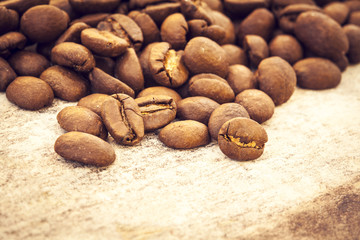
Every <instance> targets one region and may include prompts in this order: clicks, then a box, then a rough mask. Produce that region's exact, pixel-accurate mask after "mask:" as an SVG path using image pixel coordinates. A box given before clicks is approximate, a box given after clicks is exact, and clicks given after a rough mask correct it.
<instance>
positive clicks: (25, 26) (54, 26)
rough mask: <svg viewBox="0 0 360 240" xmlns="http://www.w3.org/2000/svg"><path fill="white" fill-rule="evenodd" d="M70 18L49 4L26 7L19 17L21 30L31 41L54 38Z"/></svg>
mask: <svg viewBox="0 0 360 240" xmlns="http://www.w3.org/2000/svg"><path fill="white" fill-rule="evenodd" d="M69 21H70V18H69V15H68V14H67V13H66V12H64V11H63V10H61V9H59V8H57V7H54V6H51V5H39V6H35V7H32V8H30V9H28V10H27V11H26V12H25V13H24V14H23V15H22V17H21V20H20V28H21V31H22V32H23V33H24V34H25V35H26V36H27V37H28V38H29V39H30V40H31V41H33V42H40V43H45V42H51V41H54V40H56V39H57V38H58V37H59V36H60V35H61V34H62V33H63V32H64V31H65V29H66V28H67V26H68V24H69Z"/></svg>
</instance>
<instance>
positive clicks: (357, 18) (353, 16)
mask: <svg viewBox="0 0 360 240" xmlns="http://www.w3.org/2000/svg"><path fill="white" fill-rule="evenodd" d="M348 24H354V25H357V26H360V11H354V12H352V13H350V15H349V20H348Z"/></svg>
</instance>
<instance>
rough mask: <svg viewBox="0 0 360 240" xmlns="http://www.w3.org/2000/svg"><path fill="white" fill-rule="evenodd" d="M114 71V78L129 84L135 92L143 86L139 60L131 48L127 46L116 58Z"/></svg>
mask: <svg viewBox="0 0 360 240" xmlns="http://www.w3.org/2000/svg"><path fill="white" fill-rule="evenodd" d="M114 73H115V76H116V78H118V79H120V80H121V81H122V82H124V83H125V84H127V85H128V86H130V87H131V88H132V89H133V90H134V91H135V92H139V91H141V90H142V89H143V88H144V76H143V74H142V69H141V65H140V61H139V58H138V56H137V55H136V52H135V50H134V49H133V48H127V49H126V51H125V53H124V54H122V55H121V56H120V57H118V58H117V59H116V63H115V69H114Z"/></svg>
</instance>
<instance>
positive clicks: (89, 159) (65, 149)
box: [54, 132, 116, 167]
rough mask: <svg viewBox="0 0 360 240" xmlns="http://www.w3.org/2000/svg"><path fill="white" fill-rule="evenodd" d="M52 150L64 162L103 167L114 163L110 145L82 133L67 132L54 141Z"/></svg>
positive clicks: (112, 150)
mask: <svg viewBox="0 0 360 240" xmlns="http://www.w3.org/2000/svg"><path fill="white" fill-rule="evenodd" d="M54 150H55V152H56V153H57V154H59V155H60V156H61V157H63V158H65V159H66V160H70V161H75V162H80V163H84V164H90V165H95V166H98V167H105V166H108V165H110V164H111V163H113V162H114V161H115V158H116V155H115V151H114V149H113V148H112V147H111V145H110V144H109V143H107V142H105V141H104V140H102V139H101V138H99V137H96V136H94V135H91V134H88V133H83V132H68V133H65V134H63V135H61V136H60V137H58V139H56V142H55V145H54Z"/></svg>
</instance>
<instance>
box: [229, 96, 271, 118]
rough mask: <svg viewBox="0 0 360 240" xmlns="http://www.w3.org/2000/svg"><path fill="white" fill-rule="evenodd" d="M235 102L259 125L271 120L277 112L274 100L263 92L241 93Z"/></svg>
mask: <svg viewBox="0 0 360 240" xmlns="http://www.w3.org/2000/svg"><path fill="white" fill-rule="evenodd" d="M235 102H236V103H239V104H240V105H241V106H243V107H244V108H245V109H246V111H247V112H248V113H249V116H250V118H251V119H253V120H255V121H256V122H258V123H263V122H265V121H267V120H269V119H270V118H271V117H272V115H273V114H274V111H275V104H274V102H273V100H272V99H271V98H270V97H269V96H268V95H267V94H266V93H264V92H263V91H260V90H258V89H247V90H244V91H242V92H241V93H239V94H238V95H237V96H236V98H235Z"/></svg>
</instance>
